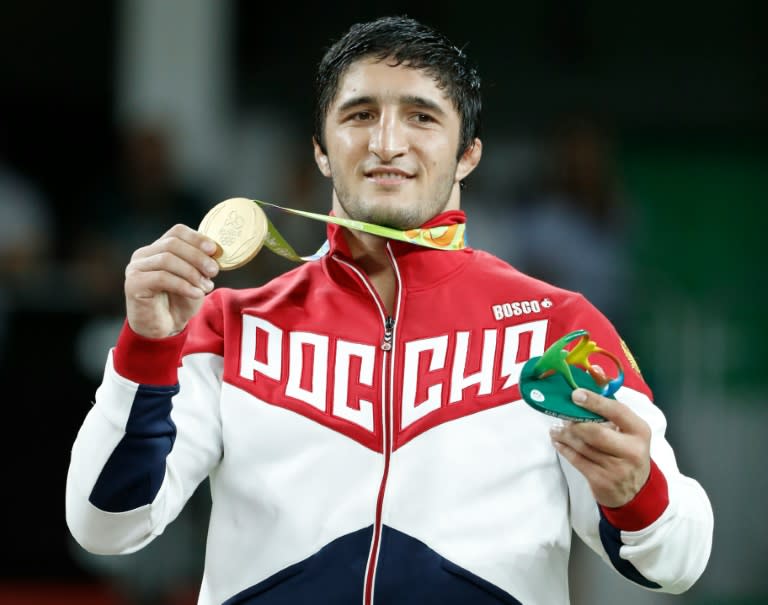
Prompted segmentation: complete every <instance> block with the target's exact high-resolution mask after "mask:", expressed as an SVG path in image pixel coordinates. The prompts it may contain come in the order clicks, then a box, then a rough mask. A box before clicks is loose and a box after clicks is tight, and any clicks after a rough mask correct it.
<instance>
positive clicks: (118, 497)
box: [89, 385, 179, 513]
mask: <svg viewBox="0 0 768 605" xmlns="http://www.w3.org/2000/svg"><path fill="white" fill-rule="evenodd" d="M178 392H179V387H178V385H176V386H173V387H152V386H144V385H142V386H140V387H139V388H138V390H137V391H136V396H135V398H134V400H133V405H132V406H131V413H130V415H129V416H128V423H127V425H126V428H125V436H124V437H123V438H122V439H121V441H120V443H118V444H117V447H116V448H115V450H114V451H113V452H112V455H111V456H110V457H109V460H107V463H106V465H104V468H103V469H102V470H101V474H100V475H99V478H98V480H97V481H96V485H95V486H94V487H93V491H92V492H91V497H90V498H89V500H90V502H91V504H93V505H94V506H95V507H97V508H99V509H101V510H104V511H107V512H111V513H119V512H124V511H128V510H133V509H135V508H138V507H140V506H144V505H145V504H149V503H150V502H152V500H154V498H155V496H156V495H157V492H158V491H159V490H160V485H161V484H162V482H163V478H164V477H165V458H166V456H168V454H169V453H170V451H171V448H172V447H173V442H174V441H175V439H176V425H174V423H173V421H172V420H171V408H172V405H171V397H173V396H174V395H175V394H176V393H178Z"/></svg>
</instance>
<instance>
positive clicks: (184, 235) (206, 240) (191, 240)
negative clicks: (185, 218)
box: [164, 224, 220, 256]
mask: <svg viewBox="0 0 768 605" xmlns="http://www.w3.org/2000/svg"><path fill="white" fill-rule="evenodd" d="M164 237H177V238H179V239H181V240H183V241H185V242H187V243H188V244H190V245H192V246H194V247H195V248H200V250H202V251H203V252H204V253H205V254H206V255H208V256H213V255H215V254H216V253H217V252H220V247H219V245H218V244H217V243H216V241H214V240H212V239H211V238H210V237H208V236H207V235H204V234H203V233H200V232H199V231H196V230H195V229H192V228H191V227H187V225H182V224H177V225H174V226H173V227H171V228H170V229H169V230H168V231H166V233H165V235H164Z"/></svg>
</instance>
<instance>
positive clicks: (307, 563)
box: [222, 527, 373, 605]
mask: <svg viewBox="0 0 768 605" xmlns="http://www.w3.org/2000/svg"><path fill="white" fill-rule="evenodd" d="M372 531H373V528H372V527H366V528H364V529H360V530H358V531H356V532H353V533H351V534H347V535H346V536H342V537H341V538H337V539H336V540H334V541H333V542H331V543H329V544H327V545H325V546H324V547H323V548H322V549H320V550H319V551H318V552H317V553H315V554H314V555H313V556H311V557H309V558H308V559H305V560H304V561H300V562H299V563H296V564H294V565H291V566H290V567H287V568H285V569H283V570H282V571H280V572H278V573H276V574H274V575H273V576H271V577H269V578H267V579H266V580H264V581H263V582H259V583H258V584H256V585H254V586H251V587H250V588H247V589H246V590H244V591H242V592H240V593H238V594H236V595H235V596H233V597H231V598H229V599H227V600H226V601H224V603H223V604H222V605H251V604H258V605H297V604H299V603H313V604H314V605H347V604H349V605H360V603H361V602H362V599H363V587H364V583H365V565H366V562H367V560H368V551H369V550H370V548H371V535H372Z"/></svg>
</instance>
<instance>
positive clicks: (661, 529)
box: [554, 297, 714, 594]
mask: <svg viewBox="0 0 768 605" xmlns="http://www.w3.org/2000/svg"><path fill="white" fill-rule="evenodd" d="M574 306H575V307H576V308H575V309H573V312H572V313H569V314H568V316H569V319H568V322H569V324H570V325H569V326H567V328H566V329H565V330H564V331H563V333H562V334H555V335H554V337H560V336H562V335H563V334H565V333H566V332H567V331H570V330H574V329H578V328H583V329H586V330H587V331H589V333H590V337H591V338H592V340H595V341H596V342H597V344H598V345H599V346H600V347H602V348H604V349H606V350H608V351H610V352H611V353H613V354H614V355H616V356H617V357H618V358H619V359H620V360H621V361H622V365H623V366H624V372H625V381H624V386H622V387H621V388H620V389H619V390H618V391H617V393H616V395H615V397H616V399H617V400H618V401H620V402H622V403H624V404H625V405H627V406H629V407H630V408H631V409H632V410H633V411H634V412H635V413H636V414H637V415H638V416H640V417H641V418H643V419H644V420H645V421H646V422H647V423H648V425H649V426H650V428H651V432H652V436H651V473H650V476H649V478H648V480H647V481H646V483H645V485H644V486H643V488H642V489H641V490H640V492H638V493H637V495H636V496H635V498H634V499H633V500H631V501H630V502H628V503H627V504H625V505H624V506H621V507H619V508H607V507H602V506H599V505H598V504H597V502H596V501H595V499H594V496H593V495H592V492H591V490H590V488H589V484H588V483H587V481H586V479H585V478H584V477H583V476H582V475H581V473H580V472H579V471H577V470H576V469H575V468H574V467H573V466H572V465H571V464H570V463H569V462H568V461H567V460H566V459H565V458H562V457H560V463H561V466H562V468H563V472H564V473H565V476H566V479H567V481H568V486H569V493H570V505H571V524H572V526H573V529H574V531H575V532H576V534H577V535H578V536H579V537H580V538H581V539H582V540H583V541H584V542H585V543H586V544H587V545H588V546H589V547H590V548H592V549H593V550H594V551H595V552H597V553H598V554H599V555H600V556H601V557H602V558H603V559H604V560H605V561H606V562H607V563H608V564H609V565H611V566H612V567H613V568H614V569H615V570H616V571H617V572H618V573H620V574H621V575H623V576H624V577H625V578H627V579H629V580H631V581H632V582H634V583H636V584H638V585H640V586H643V587H645V588H647V589H650V590H656V591H659V592H667V593H673V594H679V593H681V592H684V591H686V590H687V589H688V588H690V587H691V586H692V585H693V584H694V582H696V580H697V579H698V578H699V577H700V576H701V574H702V573H703V571H704V569H705V567H706V565H707V562H708V560H709V555H710V551H711V549H712V533H713V525H714V521H713V514H712V507H711V504H710V501H709V498H708V496H707V494H706V492H705V491H704V489H703V488H702V487H701V485H700V484H699V483H698V482H697V481H695V480H694V479H692V478H690V477H687V476H685V475H683V474H682V473H681V472H680V470H679V469H678V466H677V462H676V459H675V454H674V451H673V450H672V447H671V446H670V444H669V442H668V441H667V440H666V438H665V431H666V426H667V424H666V419H665V417H664V414H663V413H662V411H661V410H660V409H659V408H658V407H656V405H654V403H653V397H652V394H651V391H650V389H649V388H648V386H647V385H646V384H645V382H644V380H643V379H642V375H641V374H640V370H639V367H638V366H637V363H636V362H635V360H634V358H633V357H632V354H631V353H630V352H629V349H628V348H627V346H626V344H625V343H624V342H623V341H622V340H621V338H620V337H619V336H618V334H617V333H616V331H615V329H614V328H613V326H612V325H611V324H610V322H609V321H608V320H607V319H606V318H605V317H603V316H602V315H601V314H600V313H599V312H598V311H596V310H595V309H594V307H592V306H591V305H589V303H587V302H586V301H585V300H584V299H583V298H581V297H579V298H578V299H576V300H575V301H574ZM595 362H596V361H595ZM593 363H594V362H593ZM604 367H605V368H606V369H608V366H604Z"/></svg>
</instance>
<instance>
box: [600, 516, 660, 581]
mask: <svg viewBox="0 0 768 605" xmlns="http://www.w3.org/2000/svg"><path fill="white" fill-rule="evenodd" d="M600 541H601V542H602V543H603V548H605V551H606V552H607V553H608V557H609V558H610V559H611V563H613V566H614V567H615V568H616V570H617V571H618V572H619V573H620V574H621V575H622V576H624V577H625V578H627V579H629V580H632V581H633V582H635V583H637V584H640V586H645V587H646V588H661V585H660V584H656V582H651V581H650V580H649V579H647V578H646V577H645V576H643V575H642V574H641V573H640V572H639V571H637V568H636V567H635V566H634V565H632V563H630V562H629V561H627V560H626V559H622V558H621V556H620V555H619V549H620V548H621V546H622V541H621V531H620V530H618V529H616V528H615V527H614V526H613V525H611V524H610V523H608V520H607V519H606V518H605V517H604V516H603V511H600Z"/></svg>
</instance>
